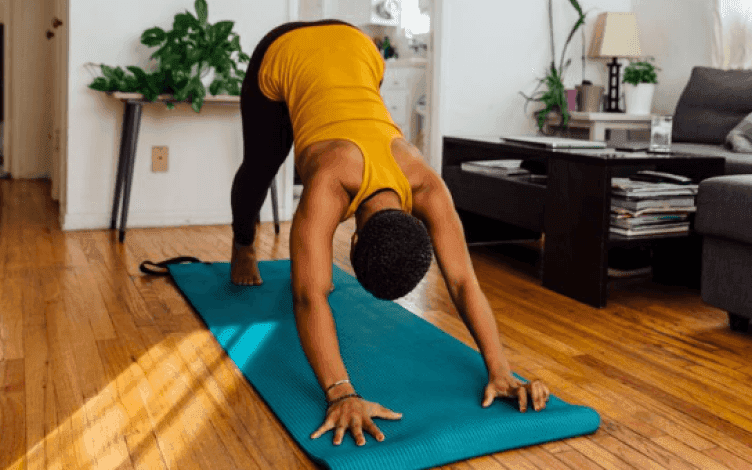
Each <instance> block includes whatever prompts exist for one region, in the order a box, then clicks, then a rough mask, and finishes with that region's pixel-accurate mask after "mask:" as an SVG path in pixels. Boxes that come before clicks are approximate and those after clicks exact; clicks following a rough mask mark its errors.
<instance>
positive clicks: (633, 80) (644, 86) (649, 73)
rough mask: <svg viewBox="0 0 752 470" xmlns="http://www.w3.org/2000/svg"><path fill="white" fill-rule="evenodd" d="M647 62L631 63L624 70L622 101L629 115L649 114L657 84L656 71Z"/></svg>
mask: <svg viewBox="0 0 752 470" xmlns="http://www.w3.org/2000/svg"><path fill="white" fill-rule="evenodd" d="M654 60H655V59H653V58H652V57H650V58H648V59H647V60H642V61H638V62H631V61H630V64H629V65H628V66H627V67H626V68H624V79H623V82H624V84H625V87H624V100H625V103H626V106H627V113H629V114H650V109H651V107H652V104H653V94H654V93H655V85H656V84H657V83H658V74H657V73H656V71H657V70H660V69H659V68H657V67H656V66H655V65H653V63H652V62H654Z"/></svg>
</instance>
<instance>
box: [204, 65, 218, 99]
mask: <svg viewBox="0 0 752 470" xmlns="http://www.w3.org/2000/svg"><path fill="white" fill-rule="evenodd" d="M215 76H216V72H215V70H214V67H210V68H208V69H205V70H204V71H203V72H202V73H201V83H203V84H204V87H205V88H206V94H207V95H208V94H209V86H210V85H211V84H212V82H213V81H214V78H215Z"/></svg>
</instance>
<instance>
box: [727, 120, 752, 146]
mask: <svg viewBox="0 0 752 470" xmlns="http://www.w3.org/2000/svg"><path fill="white" fill-rule="evenodd" d="M726 148H729V149H731V150H733V151H734V152H740V153H752V114H749V115H747V117H745V118H744V119H742V122H740V123H739V124H737V125H736V127H734V128H733V129H731V132H729V133H728V135H727V136H726Z"/></svg>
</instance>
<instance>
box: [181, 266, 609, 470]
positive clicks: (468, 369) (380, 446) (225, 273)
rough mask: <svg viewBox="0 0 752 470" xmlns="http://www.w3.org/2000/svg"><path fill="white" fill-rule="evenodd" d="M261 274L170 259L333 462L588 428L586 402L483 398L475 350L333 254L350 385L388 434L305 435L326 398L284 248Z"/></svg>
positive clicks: (273, 397) (411, 457) (394, 459)
mask: <svg viewBox="0 0 752 470" xmlns="http://www.w3.org/2000/svg"><path fill="white" fill-rule="evenodd" d="M259 269H260V271H261V276H262V277H263V279H264V284H263V285H262V286H258V287H239V286H235V285H233V284H232V283H231V282H230V269H229V264H228V263H195V264H178V265H172V266H170V267H169V270H170V274H171V276H172V277H173V279H174V280H175V283H176V284H177V286H178V287H179V289H180V290H181V291H182V292H183V294H184V295H185V296H186V298H187V299H188V300H189V301H190V303H191V304H192V305H193V307H194V308H195V310H196V311H197V312H198V313H199V314H200V315H201V317H202V318H203V320H204V322H205V323H206V325H207V326H208V328H209V329H210V330H211V332H212V334H214V336H215V337H216V338H217V340H218V341H219V343H220V344H221V345H222V347H223V348H224V349H225V351H227V353H228V355H229V356H230V358H231V359H232V360H233V361H234V362H235V364H237V366H238V368H240V370H241V371H242V372H243V374H244V375H245V377H246V378H247V379H248V380H249V382H250V383H251V384H252V385H253V386H254V388H255V389H256V390H257V391H258V392H259V394H260V395H261V396H262V397H263V399H264V400H265V401H266V403H267V404H268V405H269V406H270V408H271V409H272V410H273V411H274V413H275V414H276V416H277V417H278V418H279V420H280V421H281V422H282V423H283V425H284V426H285V427H286V429H287V430H288V432H289V433H290V435H291V436H292V437H293V438H294V439H295V441H296V442H297V443H298V444H299V445H300V446H301V447H302V448H303V450H304V451H305V452H306V453H307V454H308V455H309V456H310V457H311V458H312V459H313V460H314V461H315V462H316V463H317V464H319V465H322V466H324V467H326V468H331V469H362V470H373V469H412V468H415V469H418V468H426V467H433V466H437V465H444V464H447V463H450V462H455V461H458V460H465V459H469V458H472V457H477V456H480V455H486V454H490V453H494V452H499V451H503V450H508V449H513V448H517V447H523V446H529V445H534V444H540V443H544V442H549V441H554V440H558V439H563V438H567V437H574V436H579V435H583V434H590V433H593V432H595V431H596V430H597V429H598V426H599V425H600V417H599V416H598V413H596V412H595V411H594V410H593V409H591V408H587V407H583V406H575V405H570V404H568V403H565V402H563V401H562V400H560V399H558V398H556V397H554V396H551V398H550V401H549V403H548V406H547V408H546V409H545V410H544V411H541V412H534V411H532V410H529V411H528V412H526V413H520V412H519V411H518V410H517V409H516V408H515V407H514V405H513V404H511V403H509V402H506V401H496V402H495V403H494V404H493V405H492V406H491V407H490V408H485V409H484V408H482V407H481V406H480V401H481V398H482V397H481V395H482V392H483V388H484V387H485V385H486V379H487V375H486V369H485V366H484V363H483V360H482V358H481V356H480V354H478V353H477V352H476V351H474V350H473V349H471V348H469V347H467V346H466V345H464V344H462V343H461V342H460V341H458V340H456V339H455V338H453V337H452V336H450V335H448V334H447V333H444V332H443V331H442V330H440V329H439V328H437V327H435V326H433V325H432V324H430V323H428V322H427V321H425V320H423V319H421V318H419V317H417V316H415V315H413V314H411V313H410V312H408V311H407V310H405V309H404V308H403V307H401V306H400V305H398V304H396V303H394V302H388V301H383V300H379V299H376V298H374V297H373V296H371V295H370V294H369V293H367V292H366V291H365V290H364V289H363V288H362V287H361V286H360V284H359V283H358V282H357V280H356V279H355V278H354V277H352V276H350V275H349V274H347V273H345V272H344V271H342V270H341V269H339V268H338V267H337V266H334V284H335V287H336V289H335V291H334V292H333V293H332V294H331V295H330V297H329V304H330V305H331V308H332V313H333V315H334V318H335V321H336V324H337V331H338V338H339V341H340V348H341V352H342V357H343V360H344V362H345V365H346V366H347V370H348V372H349V374H350V379H351V381H352V383H353V385H354V386H355V388H356V390H357V391H358V393H360V394H361V395H362V396H363V397H364V398H365V399H367V400H370V401H375V402H378V403H380V404H382V405H383V406H385V407H387V408H390V409H392V410H394V411H397V412H401V413H403V417H402V419H401V420H399V421H387V420H379V419H376V420H375V421H376V424H377V425H378V426H379V428H380V429H381V430H382V431H383V432H384V435H385V436H386V440H385V441H384V442H376V440H375V439H374V438H372V437H371V436H370V435H368V434H367V433H366V440H367V443H366V445H365V446H363V447H358V446H356V445H355V443H354V442H353V440H352V438H351V436H350V435H349V434H348V435H347V437H346V438H345V440H344V441H343V443H342V444H341V445H340V446H334V445H333V444H332V434H331V432H330V433H327V434H325V435H324V436H323V437H321V438H319V439H315V440H312V439H310V437H309V436H310V434H311V433H312V432H313V431H314V430H315V429H316V428H318V426H320V425H321V423H322V422H323V418H324V413H325V409H326V405H325V403H326V402H325V397H324V393H323V391H322V390H321V389H320V388H319V385H318V382H317V381H316V377H315V376H314V374H313V371H312V370H311V367H310V365H309V364H308V361H307V360H306V357H305V355H304V353H303V350H302V348H301V346H300V341H299V339H298V335H297V330H296V328H295V319H294V316H293V312H292V293H291V286H290V262H289V260H280V261H262V262H260V263H259Z"/></svg>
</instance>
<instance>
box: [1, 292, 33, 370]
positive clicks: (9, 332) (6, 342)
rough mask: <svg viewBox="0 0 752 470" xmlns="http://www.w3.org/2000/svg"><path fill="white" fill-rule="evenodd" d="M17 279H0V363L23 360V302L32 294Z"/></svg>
mask: <svg viewBox="0 0 752 470" xmlns="http://www.w3.org/2000/svg"><path fill="white" fill-rule="evenodd" d="M24 284H25V281H24V280H23V279H18V278H5V279H0V361H1V360H6V361H13V360H16V359H23V357H24V354H23V307H22V305H23V302H24V299H25V298H28V296H29V295H30V294H32V291H31V289H25V285H24Z"/></svg>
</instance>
